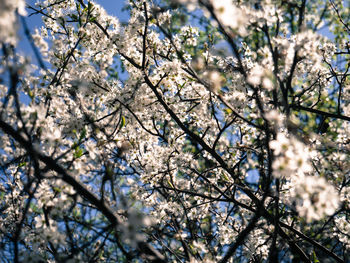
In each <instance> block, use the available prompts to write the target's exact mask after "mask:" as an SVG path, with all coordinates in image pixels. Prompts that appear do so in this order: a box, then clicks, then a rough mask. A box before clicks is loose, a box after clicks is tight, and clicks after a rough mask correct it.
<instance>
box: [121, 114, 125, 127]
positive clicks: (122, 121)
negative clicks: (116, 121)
mask: <svg viewBox="0 0 350 263" xmlns="http://www.w3.org/2000/svg"><path fill="white" fill-rule="evenodd" d="M125 124H126V121H125V117H124V116H122V117H121V122H120V129H121V128H123V127H124V126H125Z"/></svg>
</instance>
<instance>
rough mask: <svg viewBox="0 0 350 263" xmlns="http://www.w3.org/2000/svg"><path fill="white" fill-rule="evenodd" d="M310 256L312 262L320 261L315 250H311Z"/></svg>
mask: <svg viewBox="0 0 350 263" xmlns="http://www.w3.org/2000/svg"><path fill="white" fill-rule="evenodd" d="M311 257H312V258H311V260H312V262H313V263H320V261H319V260H318V258H317V256H316V253H315V251H313V253H312V256H311Z"/></svg>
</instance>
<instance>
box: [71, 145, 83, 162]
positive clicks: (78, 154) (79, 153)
mask: <svg viewBox="0 0 350 263" xmlns="http://www.w3.org/2000/svg"><path fill="white" fill-rule="evenodd" d="M83 154H84V150H83V149H82V148H80V147H76V148H75V151H74V154H73V157H74V158H75V159H78V158H80V157H81V156H83Z"/></svg>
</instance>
